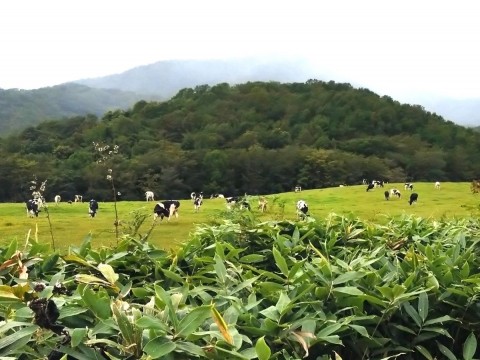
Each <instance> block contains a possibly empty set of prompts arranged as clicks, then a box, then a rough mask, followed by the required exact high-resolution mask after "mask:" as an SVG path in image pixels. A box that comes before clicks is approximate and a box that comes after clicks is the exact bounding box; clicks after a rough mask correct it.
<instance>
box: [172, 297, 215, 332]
mask: <svg viewBox="0 0 480 360" xmlns="http://www.w3.org/2000/svg"><path fill="white" fill-rule="evenodd" d="M211 308H212V307H211V306H210V305H204V306H200V307H196V308H194V309H193V310H192V311H190V312H189V313H188V314H187V316H185V317H184V318H183V319H182V320H181V321H180V322H179V323H178V328H177V333H176V337H184V338H185V337H187V336H189V335H190V334H191V333H193V332H194V331H197V330H198V328H199V326H200V325H201V324H203V323H204V322H205V320H206V319H208V318H209V317H210V311H211Z"/></svg>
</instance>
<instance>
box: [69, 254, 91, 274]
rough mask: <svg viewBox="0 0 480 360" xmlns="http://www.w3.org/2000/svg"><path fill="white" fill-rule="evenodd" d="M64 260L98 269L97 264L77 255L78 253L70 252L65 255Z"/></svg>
mask: <svg viewBox="0 0 480 360" xmlns="http://www.w3.org/2000/svg"><path fill="white" fill-rule="evenodd" d="M63 260H64V261H65V262H67V263H68V262H74V263H77V264H80V265H84V266H87V267H90V268H92V269H95V270H96V267H95V266H93V265H92V264H90V263H89V262H87V261H86V260H84V259H82V258H81V257H80V256H77V255H74V254H68V255H65V256H63Z"/></svg>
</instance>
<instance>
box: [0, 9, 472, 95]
mask: <svg viewBox="0 0 480 360" xmlns="http://www.w3.org/2000/svg"><path fill="white" fill-rule="evenodd" d="M0 34H1V35H0V39H1V41H0V88H3V89H10V88H19V89H36V88H41V87H47V86H53V85H57V84H61V83H64V82H69V81H74V80H79V79H85V78H95V77H101V76H106V75H111V74H116V73H121V72H123V71H126V70H129V69H131V68H134V67H137V66H141V65H147V64H151V63H154V62H157V61H162V60H187V59H188V60H190V59H234V58H245V57H256V58H260V59H263V60H268V59H288V60H294V59H301V60H302V61H307V62H308V63H309V64H311V66H312V67H314V68H315V69H316V70H318V74H319V77H318V78H317V79H319V80H326V81H329V80H334V81H336V82H349V83H351V84H352V85H353V86H359V87H366V88H369V89H370V90H372V91H374V92H377V93H379V94H380V95H389V96H391V97H393V98H394V99H401V100H404V101H408V99H409V97H416V96H437V97H443V96H445V97H453V98H456V99H471V98H479V97H480V44H479V39H480V2H477V1H474V0H455V1H443V0H439V1H422V0H414V1H413V0H374V1H371V0H335V1H332V0H325V1H321V0H295V1H283V0H276V1H270V0H254V1H252V0H242V1H237V0H201V1H200V0H175V1H171V0H163V1H161V0H135V1H131V0H115V1H112V0H94V1H92V0H82V1H78V0H41V1H40V0H14V1H13V0H12V1H2V2H1V3H0ZM326 77H329V78H326Z"/></svg>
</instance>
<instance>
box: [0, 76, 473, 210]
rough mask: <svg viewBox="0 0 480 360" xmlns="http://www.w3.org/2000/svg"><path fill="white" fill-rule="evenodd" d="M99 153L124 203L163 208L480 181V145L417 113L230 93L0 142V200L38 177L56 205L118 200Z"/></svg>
mask: <svg viewBox="0 0 480 360" xmlns="http://www.w3.org/2000/svg"><path fill="white" fill-rule="evenodd" d="M93 142H97V143H100V144H108V145H118V146H119V154H118V155H117V156H115V157H114V158H112V159H111V160H112V161H111V163H109V164H107V166H108V167H109V168H111V169H112V170H113V176H114V181H115V184H116V187H117V190H118V191H120V192H121V194H122V198H123V199H126V200H127V199H129V200H130V199H131V200H133V199H135V200H138V199H141V198H143V195H144V192H145V191H146V190H153V191H154V192H155V193H156V194H157V198H160V199H167V198H188V196H189V194H190V192H191V191H203V192H204V193H205V194H207V195H208V194H210V193H224V194H226V195H237V194H244V193H248V194H272V193H278V192H284V191H291V190H292V189H293V188H294V186H295V185H297V184H298V185H301V186H302V187H303V188H322V187H329V186H337V185H339V184H347V185H353V184H360V183H361V181H362V179H363V178H367V179H384V180H388V181H390V182H399V181H400V182H403V181H437V180H438V181H447V180H448V181H469V180H472V179H473V178H477V177H478V176H479V175H480V152H479V149H480V133H479V132H477V131H474V130H472V129H468V128H465V127H462V126H459V125H456V124H454V123H453V122H450V121H445V120H444V119H443V118H442V117H440V116H438V115H436V114H433V113H430V112H426V111H425V110H424V109H423V108H422V107H421V106H418V105H409V104H401V103H399V102H397V101H395V100H393V99H392V98H390V97H388V96H382V97H380V96H379V95H377V94H375V93H373V92H372V91H370V90H368V89H362V88H361V89H355V88H353V87H352V86H351V85H350V84H344V83H335V82H333V81H331V82H323V81H318V80H309V81H307V82H306V83H277V82H248V83H245V84H240V85H235V86H230V85H228V84H226V83H223V84H218V85H215V86H208V85H203V86H197V87H195V88H186V89H183V90H181V91H180V92H178V93H177V95H175V96H174V97H173V98H172V99H171V100H169V101H165V102H147V101H139V102H137V103H136V104H135V105H134V106H133V107H132V108H131V109H129V110H116V111H109V112H107V113H105V114H104V115H103V117H101V118H98V117H97V116H96V115H87V116H77V117H72V118H67V119H63V120H58V121H48V122H43V123H41V124H40V125H38V126H35V127H29V128H27V129H25V130H24V131H23V132H21V133H20V134H18V135H15V136H9V137H5V138H3V139H1V142H0V155H1V158H0V172H1V174H0V200H1V201H23V200H24V199H25V198H27V197H28V196H29V181H30V180H32V177H33V176H36V177H37V178H38V179H39V180H41V181H43V180H45V179H48V185H47V189H46V195H47V200H49V198H50V201H51V198H53V196H54V195H55V194H60V195H62V197H63V199H71V198H73V195H74V194H83V195H85V196H89V197H96V198H97V199H98V200H101V201H103V200H111V199H112V194H111V187H110V185H109V183H108V181H107V180H106V169H105V164H98V163H97V162H96V160H97V155H98V154H96V153H95V151H94V147H93V145H92V144H93Z"/></svg>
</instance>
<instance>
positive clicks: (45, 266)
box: [42, 253, 60, 273]
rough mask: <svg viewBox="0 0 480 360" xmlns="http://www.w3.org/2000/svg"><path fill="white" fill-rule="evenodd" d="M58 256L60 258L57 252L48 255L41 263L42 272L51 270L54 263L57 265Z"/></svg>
mask: <svg viewBox="0 0 480 360" xmlns="http://www.w3.org/2000/svg"><path fill="white" fill-rule="evenodd" d="M59 258H60V254H58V253H55V254H53V255H51V256H48V257H47V258H46V259H45V260H44V261H43V263H42V272H43V273H48V272H50V271H52V270H53V269H54V268H55V265H57V262H58V259H59Z"/></svg>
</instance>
